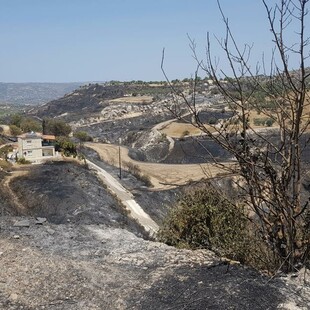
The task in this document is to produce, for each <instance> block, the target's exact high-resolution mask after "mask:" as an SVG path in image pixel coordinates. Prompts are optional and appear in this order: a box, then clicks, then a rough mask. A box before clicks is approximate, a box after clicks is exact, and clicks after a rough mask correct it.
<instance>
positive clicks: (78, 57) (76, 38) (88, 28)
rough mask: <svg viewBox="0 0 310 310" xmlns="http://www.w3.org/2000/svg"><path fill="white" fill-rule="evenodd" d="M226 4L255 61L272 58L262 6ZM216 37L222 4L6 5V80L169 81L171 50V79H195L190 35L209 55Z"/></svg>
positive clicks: (1, 14)
mask: <svg viewBox="0 0 310 310" xmlns="http://www.w3.org/2000/svg"><path fill="white" fill-rule="evenodd" d="M271 2H274V1H271ZM221 3H222V7H223V9H224V11H225V13H226V15H227V16H228V17H229V20H230V23H231V25H232V29H233V31H234V33H235V35H236V38H237V40H238V42H239V43H245V42H247V43H250V44H251V43H254V50H255V52H254V53H253V58H254V59H255V60H259V58H260V56H261V54H262V51H263V50H264V49H266V48H267V51H268V52H270V41H271V34H270V32H269V27H268V25H267V22H266V14H265V11H264V8H263V5H262V3H261V1H260V0H222V1H221ZM208 31H209V32H210V33H211V34H216V35H218V36H219V37H220V36H222V35H223V26H222V23H221V16H220V14H219V11H218V8H217V4H216V0H152V1H151V0H0V42H1V48H0V81H1V82H74V81H79V82H80V81H106V80H133V79H135V80H139V79H140V80H147V81H148V80H163V79H164V77H163V75H162V73H161V70H160V62H161V52H162V49H163V48H165V50H166V59H165V63H166V65H165V67H166V71H167V73H168V75H169V76H170V77H171V79H174V78H184V77H189V76H190V75H191V74H192V73H193V72H194V70H195V63H194V61H193V59H192V56H191V54H192V53H191V51H190V49H189V47H188V44H189V42H188V39H187V33H188V34H189V35H190V36H191V37H192V38H194V39H195V40H196V42H197V48H198V50H199V53H200V55H201V56H203V51H204V49H205V45H206V44H205V39H206V33H207V32H208ZM213 53H214V55H219V56H220V52H219V50H218V48H217V47H216V44H215V45H214V52H213Z"/></svg>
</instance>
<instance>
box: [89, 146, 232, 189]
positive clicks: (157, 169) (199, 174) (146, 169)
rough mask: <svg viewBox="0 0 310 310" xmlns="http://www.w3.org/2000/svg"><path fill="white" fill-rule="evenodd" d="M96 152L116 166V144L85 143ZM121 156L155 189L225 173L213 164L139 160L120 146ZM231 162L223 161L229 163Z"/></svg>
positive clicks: (123, 161) (124, 161) (123, 160)
mask: <svg viewBox="0 0 310 310" xmlns="http://www.w3.org/2000/svg"><path fill="white" fill-rule="evenodd" d="M85 146H87V147H90V148H92V149H94V150H95V151H97V152H98V154H99V156H100V158H101V159H102V160H104V161H106V162H108V163H110V164H112V165H114V166H118V161H117V160H115V158H118V146H117V145H111V144H103V143H90V142H89V143H86V144H85ZM121 158H122V163H123V166H125V163H128V162H130V163H132V164H133V165H135V166H136V167H138V168H139V170H140V171H141V173H142V174H143V175H146V176H148V177H149V178H150V180H151V183H152V184H153V187H154V188H155V189H168V188H172V187H175V186H178V185H184V184H186V183H188V182H189V181H198V180H201V179H202V178H212V177H216V176H218V175H219V174H225V172H226V171H225V170H223V169H220V168H219V167H218V166H216V165H214V164H201V165H199V164H189V165H183V164H182V165H170V164H157V163H148V162H139V161H135V160H133V159H131V158H130V157H129V156H128V150H127V149H126V148H124V147H121ZM231 164H232V163H225V165H231Z"/></svg>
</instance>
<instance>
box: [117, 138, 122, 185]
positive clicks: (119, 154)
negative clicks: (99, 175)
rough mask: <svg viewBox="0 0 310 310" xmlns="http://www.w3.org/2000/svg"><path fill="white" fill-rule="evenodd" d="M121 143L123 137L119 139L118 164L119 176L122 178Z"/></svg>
mask: <svg viewBox="0 0 310 310" xmlns="http://www.w3.org/2000/svg"><path fill="white" fill-rule="evenodd" d="M121 143H122V138H119V139H118V164H119V178H120V180H121V179H122V159H121Z"/></svg>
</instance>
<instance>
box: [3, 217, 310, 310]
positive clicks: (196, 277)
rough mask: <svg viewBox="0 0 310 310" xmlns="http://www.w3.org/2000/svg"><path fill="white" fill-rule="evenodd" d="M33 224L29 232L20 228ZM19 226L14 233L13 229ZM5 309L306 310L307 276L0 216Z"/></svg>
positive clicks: (100, 228) (114, 232) (102, 228)
mask: <svg viewBox="0 0 310 310" xmlns="http://www.w3.org/2000/svg"><path fill="white" fill-rule="evenodd" d="M25 220H28V221H29V227H17V226H16V225H17V223H20V222H22V221H25ZM14 225H15V226H14ZM0 228H1V230H0V232H1V233H0V264H1V266H4V268H1V269H0V309H8V310H21V309H24V310H25V309H27V310H37V309H49V310H89V309H91V310H92V309H164V310H165V309H167V310H168V309H307V305H308V303H309V302H310V299H309V286H307V284H305V283H304V282H300V281H301V279H303V275H302V274H301V275H297V277H296V278H290V277H289V278H283V279H268V278H266V277H264V276H262V275H260V274H258V273H257V272H255V271H253V270H252V269H249V268H245V267H242V266H239V265H238V264H234V265H227V262H225V261H222V260H220V259H218V258H217V257H216V256H215V255H214V254H213V253H212V252H210V251H189V250H178V249H175V248H172V247H169V246H166V245H164V244H161V243H156V242H151V241H146V240H143V239H141V238H138V237H136V236H135V235H134V234H132V233H130V232H128V231H127V230H125V229H119V228H111V227H107V226H106V225H102V224H100V225H78V224H72V223H67V224H59V225H56V224H52V223H50V222H45V223H43V224H42V225H36V224H35V220H34V219H32V218H29V217H26V218H25V217H0Z"/></svg>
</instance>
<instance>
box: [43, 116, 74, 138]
mask: <svg viewBox="0 0 310 310" xmlns="http://www.w3.org/2000/svg"><path fill="white" fill-rule="evenodd" d="M44 127H45V128H44V133H45V134H51V135H55V136H56V137H60V136H64V137H67V136H69V134H70V133H71V126H70V125H69V124H67V123H66V122H65V121H63V120H59V119H44Z"/></svg>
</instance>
